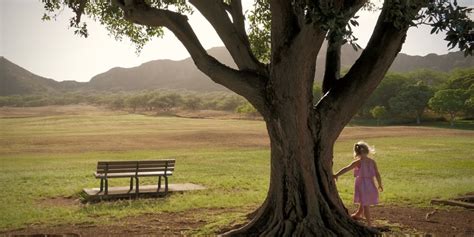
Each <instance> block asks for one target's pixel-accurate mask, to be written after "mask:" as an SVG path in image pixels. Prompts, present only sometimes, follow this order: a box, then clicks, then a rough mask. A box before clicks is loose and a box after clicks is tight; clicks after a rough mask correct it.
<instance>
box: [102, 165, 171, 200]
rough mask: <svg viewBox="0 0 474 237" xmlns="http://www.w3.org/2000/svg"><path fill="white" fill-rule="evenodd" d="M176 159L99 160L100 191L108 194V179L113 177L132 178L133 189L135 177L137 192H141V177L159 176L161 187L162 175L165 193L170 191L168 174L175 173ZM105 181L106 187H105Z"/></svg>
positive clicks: (131, 187)
mask: <svg viewBox="0 0 474 237" xmlns="http://www.w3.org/2000/svg"><path fill="white" fill-rule="evenodd" d="M174 166H175V160H143V161H99V162H98V163H97V171H96V172H95V173H94V176H95V178H96V179H100V192H102V191H104V188H105V191H104V194H105V195H107V194H108V191H109V183H108V180H109V179H112V178H130V190H132V189H133V179H135V192H136V194H137V195H138V194H139V187H140V185H139V177H153V176H157V177H158V189H157V192H160V188H161V177H163V178H164V179H165V194H167V193H168V176H171V175H173V172H174ZM104 183H105V187H104Z"/></svg>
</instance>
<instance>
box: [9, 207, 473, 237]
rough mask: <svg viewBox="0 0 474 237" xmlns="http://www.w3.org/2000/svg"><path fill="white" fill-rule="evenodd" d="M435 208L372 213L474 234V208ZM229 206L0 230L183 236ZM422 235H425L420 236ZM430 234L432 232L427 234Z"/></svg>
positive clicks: (381, 223)
mask: <svg viewBox="0 0 474 237" xmlns="http://www.w3.org/2000/svg"><path fill="white" fill-rule="evenodd" d="M434 210H435V208H410V207H398V206H378V207H375V208H373V211H372V214H373V216H374V219H376V222H375V225H376V226H377V227H379V228H382V229H387V228H389V229H390V231H389V232H388V233H389V234H395V235H396V236H397V235H402V234H407V233H409V234H432V235H434V236H466V237H467V236H469V237H471V236H474V211H473V210H466V209H457V208H456V209H438V210H437V211H436V213H434V214H433V215H432V216H431V217H430V218H429V219H428V220H426V218H425V216H426V214H427V213H429V212H432V211H434ZM229 211H230V212H235V211H236V210H229V209H198V210H193V211H187V212H181V213H160V214H146V215H141V216H136V217H127V218H123V219H117V220H115V221H113V223H114V224H112V225H95V224H92V223H82V224H77V225H58V226H30V227H27V228H24V229H17V230H11V231H8V232H3V233H2V232H0V236H2V235H6V236H15V235H23V236H44V235H45V234H47V235H48V236H50V235H53V236H97V235H102V236H182V235H184V234H186V233H189V231H192V230H195V229H200V228H203V227H204V226H205V225H206V224H208V223H206V222H205V221H203V220H200V219H199V217H198V216H200V215H202V214H203V213H205V214H206V215H221V214H223V213H227V212H229ZM418 236H423V235H418ZM425 236H430V235H425Z"/></svg>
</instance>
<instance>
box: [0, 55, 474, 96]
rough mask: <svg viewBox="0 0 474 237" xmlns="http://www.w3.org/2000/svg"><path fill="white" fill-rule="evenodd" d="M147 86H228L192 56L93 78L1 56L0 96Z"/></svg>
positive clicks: (351, 58)
mask: <svg viewBox="0 0 474 237" xmlns="http://www.w3.org/2000/svg"><path fill="white" fill-rule="evenodd" d="M325 48H326V47H324V46H323V47H322V48H321V52H320V54H319V56H318V60H317V63H316V80H320V79H321V78H322V76H323V72H324V63H325V55H326V51H325ZM208 53H209V54H210V55H212V56H214V57H216V58H217V59H219V60H220V61H221V62H222V63H224V64H226V65H228V66H230V67H234V68H235V64H234V62H233V60H232V58H231V57H230V55H229V53H228V52H227V50H226V49H225V48H224V47H216V48H211V49H209V50H208ZM360 53H361V50H359V51H354V50H353V49H352V47H350V46H344V47H343V48H342V52H341V55H342V57H341V67H342V68H349V67H350V66H351V65H352V64H353V63H354V62H355V61H356V60H357V58H358V57H359V56H360ZM473 66H474V57H464V56H463V53H462V52H451V53H448V54H444V55H436V54H428V55H426V56H410V55H407V54H403V53H400V54H399V55H398V56H397V58H396V59H395V61H394V63H393V65H392V67H391V68H390V70H391V71H395V72H407V71H412V70H415V69H421V68H424V69H431V70H436V71H444V72H447V71H450V70H452V69H454V68H456V67H461V68H465V67H473ZM144 89H186V90H194V91H218V90H225V88H223V87H222V86H220V85H218V84H215V83H214V82H212V81H211V80H210V79H209V78H207V76H206V75H204V74H203V73H202V72H200V71H199V70H198V69H197V68H196V66H195V65H194V62H193V61H192V59H191V58H186V59H184V60H180V61H172V60H167V59H165V60H161V59H160V60H154V61H150V62H146V63H144V64H142V65H140V66H137V67H132V68H120V67H116V68H112V69H110V70H109V71H107V72H104V73H101V74H98V75H96V76H94V77H93V78H92V79H91V80H90V81H89V82H76V81H62V82H58V81H55V80H53V79H49V78H44V77H41V76H38V75H35V74H33V73H31V72H29V71H27V70H26V69H24V68H22V67H20V66H18V65H16V64H14V63H12V62H10V61H8V60H7V59H6V58H4V57H0V96H6V95H15V94H20V95H26V94H35V93H50V92H66V91H131V90H144Z"/></svg>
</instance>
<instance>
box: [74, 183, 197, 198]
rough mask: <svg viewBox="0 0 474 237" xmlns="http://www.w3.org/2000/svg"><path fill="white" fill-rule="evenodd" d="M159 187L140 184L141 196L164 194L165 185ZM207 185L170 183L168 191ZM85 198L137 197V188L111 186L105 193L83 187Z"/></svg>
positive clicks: (193, 189) (181, 190) (179, 190)
mask: <svg viewBox="0 0 474 237" xmlns="http://www.w3.org/2000/svg"><path fill="white" fill-rule="evenodd" d="M157 189H158V187H157V186H156V185H140V191H139V195H138V196H139V197H153V196H163V195H164V193H163V191H164V190H165V187H164V185H162V186H161V188H160V192H157ZM204 189H206V187H204V186H201V185H198V184H192V183H184V184H169V186H168V192H170V193H173V192H186V191H195V190H204ZM83 193H84V196H85V197H84V198H85V199H86V200H87V201H99V200H110V199H120V198H129V197H136V196H137V194H136V193H135V188H133V189H132V190H130V187H128V186H126V187H109V193H108V194H107V195H105V194H104V191H100V189H99V188H85V189H83Z"/></svg>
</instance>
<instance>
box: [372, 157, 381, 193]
mask: <svg viewBox="0 0 474 237" xmlns="http://www.w3.org/2000/svg"><path fill="white" fill-rule="evenodd" d="M374 167H375V178H376V179H377V183H378V184H379V190H380V191H381V192H382V191H383V185H382V177H380V173H379V169H378V168H377V163H376V162H375V161H374Z"/></svg>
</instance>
